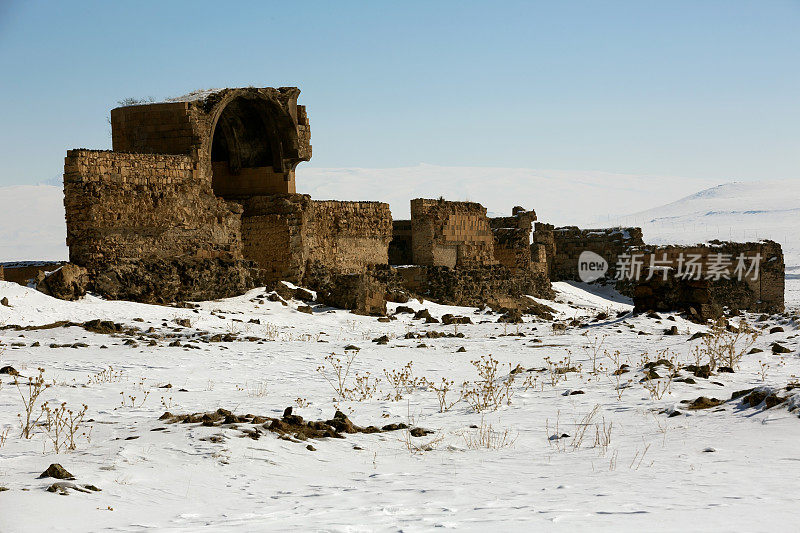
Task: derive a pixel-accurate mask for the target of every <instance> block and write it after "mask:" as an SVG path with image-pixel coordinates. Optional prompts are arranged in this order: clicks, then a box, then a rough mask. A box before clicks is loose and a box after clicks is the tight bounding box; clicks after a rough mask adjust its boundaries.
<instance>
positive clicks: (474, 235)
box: [411, 198, 497, 268]
mask: <svg viewBox="0 0 800 533" xmlns="http://www.w3.org/2000/svg"><path fill="white" fill-rule="evenodd" d="M411 232H412V236H411V247H412V259H413V262H414V264H415V265H426V266H447V267H450V268H455V267H468V266H476V265H494V264H497V261H496V260H495V257H494V236H493V234H492V230H491V227H490V226H489V219H488V218H487V217H486V208H485V207H483V206H482V205H480V204H478V203H474V202H447V201H445V200H427V199H423V198H417V199H414V200H411Z"/></svg>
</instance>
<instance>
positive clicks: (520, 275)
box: [369, 265, 554, 308]
mask: <svg viewBox="0 0 800 533" xmlns="http://www.w3.org/2000/svg"><path fill="white" fill-rule="evenodd" d="M369 274H370V275H371V276H373V277H374V278H375V279H376V280H378V281H379V282H380V283H382V284H383V285H385V286H386V287H387V290H401V291H406V292H408V293H411V294H413V295H417V296H421V297H424V298H427V299H430V300H434V301H436V302H438V303H442V304H445V305H463V306H482V305H490V306H492V307H509V308H520V307H522V308H524V307H527V306H530V305H531V300H530V299H529V298H526V297H525V295H530V296H535V297H538V298H552V297H553V296H554V294H553V291H552V289H551V287H550V280H549V279H548V278H547V276H546V275H545V274H543V273H540V272H531V271H527V272H523V271H519V272H512V271H511V270H510V269H508V268H506V267H505V266H503V265H487V266H476V267H471V268H455V269H453V268H449V267H443V266H417V265H415V266H404V267H397V268H396V267H390V266H386V265H377V266H374V267H370V269H369Z"/></svg>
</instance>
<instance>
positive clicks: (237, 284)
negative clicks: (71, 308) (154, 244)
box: [92, 259, 260, 303]
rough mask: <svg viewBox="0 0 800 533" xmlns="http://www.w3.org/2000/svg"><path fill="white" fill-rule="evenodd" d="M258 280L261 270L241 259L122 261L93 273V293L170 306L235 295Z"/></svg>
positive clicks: (250, 287)
mask: <svg viewBox="0 0 800 533" xmlns="http://www.w3.org/2000/svg"><path fill="white" fill-rule="evenodd" d="M258 281H259V280H258V271H257V270H256V269H254V268H253V265H252V264H251V263H249V262H246V261H242V260H229V259H228V260H226V259H194V260H192V259H172V260H167V259H157V260H153V261H146V260H142V261H119V262H117V263H115V264H111V265H108V267H107V268H105V269H102V270H100V269H98V270H96V271H95V272H94V273H93V282H92V290H94V291H95V292H97V293H98V294H100V295H101V296H104V297H106V298H111V299H117V300H134V301H139V302H151V303H169V302H177V301H184V300H189V301H192V300H194V301H196V300H211V299H215V298H225V297H230V296H236V295H239V294H242V293H244V292H246V291H247V290H249V289H252V288H253V287H255V286H257V285H259V284H260V283H257V282H258Z"/></svg>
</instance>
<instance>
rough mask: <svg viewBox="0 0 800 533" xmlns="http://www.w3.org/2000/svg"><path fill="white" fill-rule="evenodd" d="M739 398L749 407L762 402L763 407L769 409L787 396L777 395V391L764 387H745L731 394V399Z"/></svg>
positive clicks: (789, 388)
mask: <svg viewBox="0 0 800 533" xmlns="http://www.w3.org/2000/svg"><path fill="white" fill-rule="evenodd" d="M786 390H792V388H791V386H787V387H786ZM737 399H741V401H742V402H743V403H745V404H747V405H749V406H750V407H758V406H759V405H761V404H762V403H763V404H764V409H771V408H773V407H775V406H776V405H780V404H782V403H785V402H786V401H787V400H788V399H789V398H788V397H781V396H778V391H777V390H774V389H770V388H766V387H761V388H755V389H745V390H740V391H736V392H734V393H733V394H731V400H737Z"/></svg>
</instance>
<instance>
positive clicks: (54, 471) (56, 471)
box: [39, 463, 75, 479]
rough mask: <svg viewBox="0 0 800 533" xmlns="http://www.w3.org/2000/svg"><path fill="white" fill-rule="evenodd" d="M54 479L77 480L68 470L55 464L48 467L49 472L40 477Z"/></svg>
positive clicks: (46, 471)
mask: <svg viewBox="0 0 800 533" xmlns="http://www.w3.org/2000/svg"><path fill="white" fill-rule="evenodd" d="M45 477H52V478H55V479H75V476H73V475H72V474H70V473H69V472H67V470H66V468H64V467H63V466H61V465H60V464H58V463H53V464H51V465H50V466H48V467H47V470H45V471H44V472H42V473H41V475H39V478H45Z"/></svg>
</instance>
